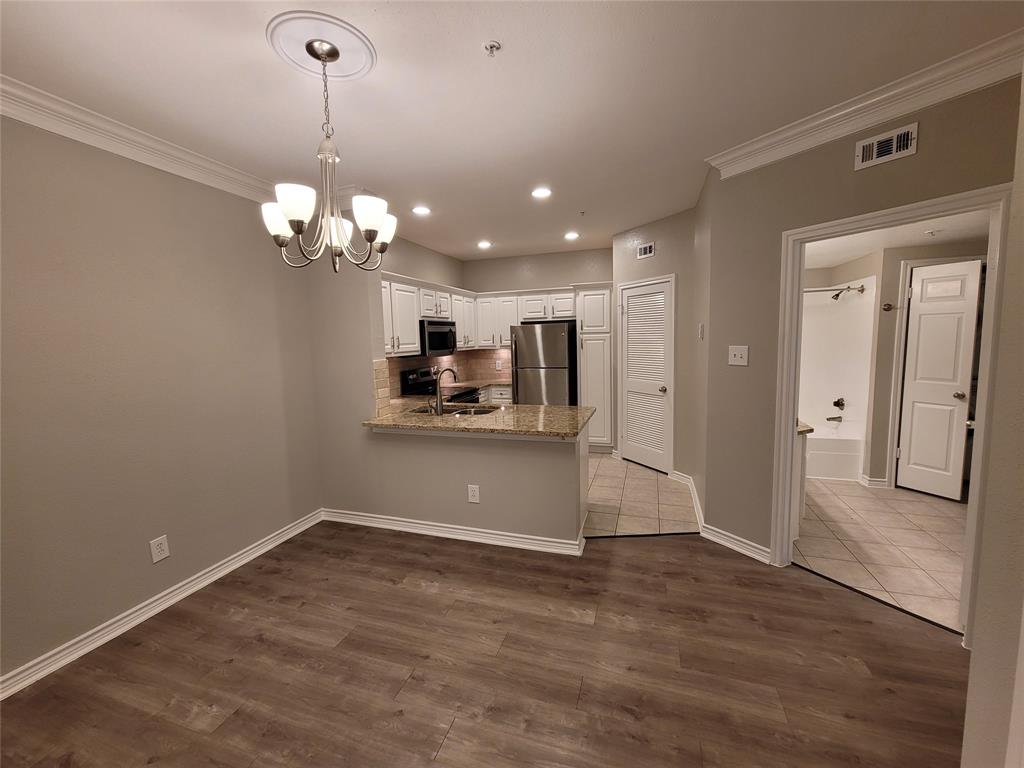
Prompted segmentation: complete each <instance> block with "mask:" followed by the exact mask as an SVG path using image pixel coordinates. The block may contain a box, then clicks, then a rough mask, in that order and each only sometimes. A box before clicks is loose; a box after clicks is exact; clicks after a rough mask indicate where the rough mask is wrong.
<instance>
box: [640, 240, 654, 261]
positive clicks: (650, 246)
mask: <svg viewBox="0 0 1024 768" xmlns="http://www.w3.org/2000/svg"><path fill="white" fill-rule="evenodd" d="M653 255H654V243H644V244H643V245H638V246H637V247H636V257H637V258H638V259H649V258H651V256H653Z"/></svg>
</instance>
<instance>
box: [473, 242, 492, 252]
mask: <svg viewBox="0 0 1024 768" xmlns="http://www.w3.org/2000/svg"><path fill="white" fill-rule="evenodd" d="M476 247H477V248H479V249H480V250H481V251H486V250H487V249H488V248H490V247H491V241H490V240H481V241H480V242H479V243H477V244H476Z"/></svg>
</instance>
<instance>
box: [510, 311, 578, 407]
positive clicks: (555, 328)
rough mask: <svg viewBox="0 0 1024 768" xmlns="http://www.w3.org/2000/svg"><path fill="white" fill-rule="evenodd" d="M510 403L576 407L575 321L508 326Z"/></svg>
mask: <svg viewBox="0 0 1024 768" xmlns="http://www.w3.org/2000/svg"><path fill="white" fill-rule="evenodd" d="M512 402H514V403H520V404H524V405H576V404H577V396H576V322H575V321H567V322H563V321H550V320H549V321H541V322H536V323H525V324H523V325H514V326H512Z"/></svg>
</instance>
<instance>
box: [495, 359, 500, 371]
mask: <svg viewBox="0 0 1024 768" xmlns="http://www.w3.org/2000/svg"><path fill="white" fill-rule="evenodd" d="M494 370H496V371H500V370H501V360H495V361H494Z"/></svg>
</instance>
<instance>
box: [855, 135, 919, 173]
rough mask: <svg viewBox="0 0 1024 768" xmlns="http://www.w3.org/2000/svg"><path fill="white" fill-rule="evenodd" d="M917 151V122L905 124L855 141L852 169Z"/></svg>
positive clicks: (887, 160)
mask: <svg viewBox="0 0 1024 768" xmlns="http://www.w3.org/2000/svg"><path fill="white" fill-rule="evenodd" d="M916 152H917V123H911V124H910V125H905V126H903V127H902V128H897V129H896V130H895V131H889V132H887V133H882V134H879V135H878V136H872V137H871V138H870V139H865V140H864V141H858V142H857V149H856V151H855V152H854V156H853V170H855V171H859V170H860V169H861V168H869V167H871V166H872V165H878V164H879V163H887V162H889V161H890V160H896V159H897V158H900V157H906V156H907V155H913V154H914V153H916Z"/></svg>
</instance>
